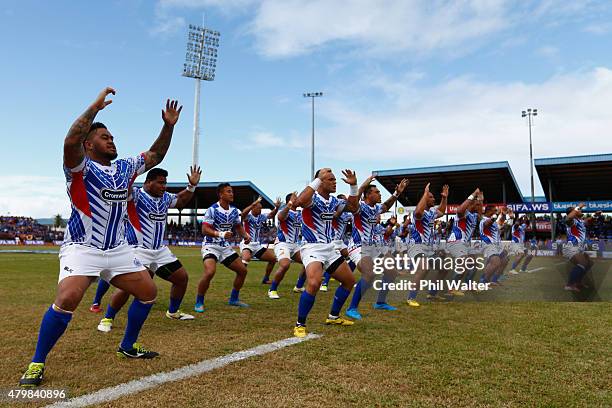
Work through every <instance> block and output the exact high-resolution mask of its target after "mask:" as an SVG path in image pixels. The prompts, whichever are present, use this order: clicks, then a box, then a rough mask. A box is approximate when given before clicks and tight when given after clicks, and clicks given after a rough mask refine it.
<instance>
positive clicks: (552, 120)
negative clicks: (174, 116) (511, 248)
mask: <svg viewBox="0 0 612 408" xmlns="http://www.w3.org/2000/svg"><path fill="white" fill-rule="evenodd" d="M203 23H204V24H205V25H206V26H207V27H209V28H211V29H215V30H218V31H220V32H221V40H220V47H219V53H218V55H219V58H218V63H217V72H216V78H215V80H214V81H213V82H204V83H203V85H202V105H201V110H202V112H201V127H202V135H201V141H200V164H201V166H202V169H203V176H202V179H203V180H205V181H231V180H251V181H253V182H254V183H255V184H256V185H257V186H258V187H260V188H261V189H262V190H263V191H264V192H265V193H266V194H267V195H268V196H269V197H272V198H274V197H276V196H280V195H282V196H284V195H285V194H286V193H287V192H290V191H293V190H300V189H301V188H303V186H304V185H305V184H306V183H307V182H308V181H309V180H308V179H309V173H310V161H309V160H310V159H309V157H310V132H311V116H310V115H311V106H310V100H309V99H306V98H304V97H303V93H304V92H314V91H320V92H323V93H324V96H323V97H321V98H317V100H316V106H315V115H316V124H315V128H316V138H317V144H316V167H323V166H325V167H332V168H333V169H334V170H335V172H336V173H337V175H338V174H339V172H340V170H341V169H343V168H351V169H354V170H355V171H356V172H357V176H358V178H359V179H360V180H362V179H363V178H365V177H366V176H367V175H369V174H370V173H371V172H372V171H375V170H385V169H397V168H411V167H421V166H430V165H431V166H433V165H445V164H461V163H478V162H490V161H506V160H507V161H508V162H510V165H511V167H512V170H513V172H514V175H515V177H516V179H517V182H518V184H519V187H520V189H521V191H522V192H523V194H524V195H527V194H528V193H529V190H530V187H529V136H528V135H529V133H528V127H527V124H526V121H525V119H523V118H521V111H522V110H524V109H526V108H537V109H538V111H539V115H538V116H537V117H536V118H535V122H534V127H533V146H534V156H535V157H536V158H538V157H557V156H567V155H582V154H595V153H610V152H612V137H611V135H610V133H611V129H612V52H611V51H612V49H611V46H610V44H612V42H611V40H612V3H611V2H601V1H587V0H584V1H582V0H575V1H571V2H568V1H561V0H543V1H529V2H516V1H503V0H497V1H496V0H456V1H442V0H429V1H416V0H379V1H359V0H354V1H342V0H336V1H333V0H309V1H302V0H282V1H281V0H263V1H251V0H157V1H144V0H122V1H105V2H93V1H88V2H84V1H76V0H75V1H68V0H58V1H54V2H42V1H27V0H18V1H12V0H4V1H3V2H2V3H1V4H0V35H1V38H3V43H2V51H3V52H2V64H0V81H1V83H2V92H3V97H2V98H0V115H1V119H2V120H0V138H1V140H2V146H3V150H4V155H3V160H2V161H0V170H1V172H0V182H1V184H2V186H3V189H2V193H0V213H1V214H6V213H10V214H13V215H27V216H33V217H50V216H52V215H54V214H57V213H60V214H62V215H64V216H67V215H69V212H70V207H69V201H68V198H67V195H66V191H65V182H64V179H63V175H62V162H61V156H62V144H63V138H64V136H65V135H66V132H67V130H68V128H69V127H70V125H71V123H72V122H73V121H74V119H76V117H77V116H78V115H79V114H80V113H82V112H83V111H84V110H85V109H86V107H87V106H88V105H89V103H91V101H92V100H93V99H94V98H95V96H96V95H97V94H98V92H99V91H100V90H101V89H102V88H104V87H105V86H112V87H114V88H115V89H116V90H117V94H116V95H115V96H114V97H113V103H112V104H111V105H110V106H109V107H108V108H106V109H105V110H104V111H102V112H100V114H99V115H98V117H97V120H100V121H102V122H104V123H105V124H106V125H107V126H108V128H109V129H110V131H111V132H112V133H113V135H114V136H115V139H116V143H117V146H118V150H119V154H120V156H131V155H136V154H138V153H140V152H142V151H144V150H147V149H148V148H149V146H150V145H151V143H152V142H153V141H154V139H155V138H156V137H157V135H158V133H159V130H160V128H161V126H162V121H161V115H160V113H161V108H162V107H163V105H164V103H165V100H166V98H176V99H178V100H179V101H181V103H183V104H184V109H183V112H182V115H181V118H180V120H179V123H178V124H177V126H176V127H175V131H174V138H173V140H172V145H171V147H170V150H169V152H168V154H167V156H166V158H165V160H164V162H163V163H162V165H161V167H163V168H166V169H167V170H168V171H169V173H170V176H169V178H168V179H169V180H170V181H185V182H186V177H185V173H186V171H187V169H188V167H189V165H190V162H191V143H192V131H193V130H192V129H193V107H194V80H192V79H189V78H185V77H182V76H181V72H182V67H183V60H184V57H185V50H186V39H187V26H188V25H189V24H199V25H202V24H203ZM451 188H452V186H451ZM541 191H542V188H541V186H540V184H539V181H538V180H537V179H536V194H538V193H540V194H541ZM339 192H345V193H346V192H348V188H347V186H344V185H342V184H339Z"/></svg>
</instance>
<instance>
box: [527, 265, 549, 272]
mask: <svg viewBox="0 0 612 408" xmlns="http://www.w3.org/2000/svg"><path fill="white" fill-rule="evenodd" d="M542 269H546V266H541V267H539V268H535V269H529V270H528V271H527V273H531V272H536V271H541V270H542Z"/></svg>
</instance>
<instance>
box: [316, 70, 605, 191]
mask: <svg viewBox="0 0 612 408" xmlns="http://www.w3.org/2000/svg"><path fill="white" fill-rule="evenodd" d="M387 82H389V83H392V82H393V78H385V80H384V81H381V84H382V85H381V86H382V87H383V89H385V90H386V88H385V83H387ZM356 83H359V81H356ZM352 92H354V93H355V94H359V93H361V92H364V89H342V90H335V92H329V93H328V97H327V98H326V99H325V100H323V101H321V105H320V106H321V107H320V109H319V114H320V115H323V116H324V117H325V119H326V120H327V121H328V122H329V123H332V125H331V126H329V127H327V128H320V129H318V130H317V132H318V134H319V135H321V136H320V137H321V139H324V140H326V148H325V149H322V150H320V154H321V155H323V156H324V157H325V158H326V159H333V158H335V157H338V156H339V155H342V156H343V157H350V160H352V161H355V162H358V161H360V160H375V161H378V162H380V163H383V164H381V168H385V166H384V162H385V161H388V160H393V161H395V162H396V163H397V162H398V161H401V162H402V163H403V164H402V166H401V167H415V166H422V165H440V164H458V163H473V162H487V161H503V160H508V161H510V163H511V165H512V169H513V171H514V172H515V176H516V177H517V179H518V180H519V183H521V186H522V188H523V191H527V185H528V184H527V183H528V180H529V176H528V175H529V156H528V153H529V141H528V129H527V125H526V123H525V121H524V119H522V118H521V115H520V113H521V110H523V109H525V108H529V107H531V108H537V109H538V110H539V116H538V117H537V118H536V119H535V127H534V128H533V132H534V133H533V135H534V155H535V157H550V156H564V155H579V154H594V153H604V152H606V153H608V152H612V137H610V129H612V115H610V110H609V107H610V106H612V69H610V68H604V67H602V68H597V69H594V70H591V71H588V72H575V73H572V74H566V75H559V76H554V77H551V78H549V79H548V80H546V81H544V82H543V83H540V84H527V83H523V82H513V83H508V84H499V83H486V82H480V81H478V80H476V79H474V78H467V77H460V78H454V79H451V80H448V81H446V82H444V83H441V84H440V85H438V86H435V87H433V88H426V89H422V88H417V87H416V86H413V87H405V88H401V87H400V88H398V90H397V92H396V93H395V94H393V95H391V96H390V98H389V100H385V101H376V104H372V105H367V106H366V105H360V106H355V105H351V106H348V105H347V103H346V102H345V101H348V100H351V93H352ZM334 94H337V95H342V99H336V98H334V96H333V95H334ZM372 170H376V169H372Z"/></svg>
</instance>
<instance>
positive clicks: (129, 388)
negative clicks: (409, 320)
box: [47, 333, 321, 408]
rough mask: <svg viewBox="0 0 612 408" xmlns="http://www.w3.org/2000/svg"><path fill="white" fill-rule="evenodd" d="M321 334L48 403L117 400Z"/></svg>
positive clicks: (68, 404) (84, 403) (73, 404)
mask: <svg viewBox="0 0 612 408" xmlns="http://www.w3.org/2000/svg"><path fill="white" fill-rule="evenodd" d="M319 337H321V335H320V334H313V333H311V334H308V335H307V336H306V337H302V338H297V337H289V338H286V339H283V340H279V341H275V342H273V343H268V344H262V345H261V346H257V347H253V348H250V349H247V350H242V351H238V352H236V353H232V354H228V355H226V356H221V357H217V358H213V359H210V360H203V361H200V362H199V363H195V364H190V365H187V366H184V367H181V368H177V369H176V370H172V371H168V372H165V373H157V374H152V375H149V376H147V377H142V378H139V379H137V380H132V381H129V382H126V383H123V384H119V385H115V386H114V387H108V388H103V389H101V390H98V391H95V392H92V393H91V394H85V395H81V396H80V397H75V398H71V399H69V400H67V401H59V402H56V403H54V404H51V405H48V406H47V408H51V407H53V408H59V407H86V406H89V405H94V404H101V403H104V402H109V401H114V400H116V399H118V398H121V397H124V396H126V395H131V394H136V393H138V392H141V391H145V390H148V389H150V388H153V387H156V386H158V385H161V384H165V383H167V382H172V381H178V380H184V379H186V378H190V377H195V376H196V375H200V374H203V373H206V372H208V371H212V370H214V369H216V368H220V367H224V366H226V365H229V364H231V363H235V362H236V361H240V360H245V359H247V358H249V357H253V356H260V355H262V354H267V353H271V352H273V351H276V350H279V349H282V348H285V347H288V346H293V345H294V344H298V343H302V342H304V341H308V340H313V339H318V338H319Z"/></svg>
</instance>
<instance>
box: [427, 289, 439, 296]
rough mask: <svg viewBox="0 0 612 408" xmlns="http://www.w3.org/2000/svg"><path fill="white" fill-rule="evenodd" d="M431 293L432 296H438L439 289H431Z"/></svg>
mask: <svg viewBox="0 0 612 408" xmlns="http://www.w3.org/2000/svg"><path fill="white" fill-rule="evenodd" d="M429 294H430V295H431V296H436V295H437V294H438V290H437V289H430V290H429Z"/></svg>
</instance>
